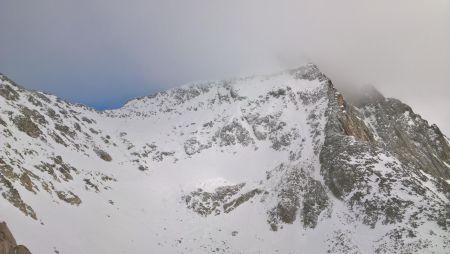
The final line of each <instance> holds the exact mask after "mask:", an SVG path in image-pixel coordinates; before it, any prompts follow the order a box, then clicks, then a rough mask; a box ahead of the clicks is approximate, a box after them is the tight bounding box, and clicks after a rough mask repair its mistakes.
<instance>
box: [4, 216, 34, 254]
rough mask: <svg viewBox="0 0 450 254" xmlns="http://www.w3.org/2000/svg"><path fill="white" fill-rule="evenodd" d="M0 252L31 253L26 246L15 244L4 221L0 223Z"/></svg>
mask: <svg viewBox="0 0 450 254" xmlns="http://www.w3.org/2000/svg"><path fill="white" fill-rule="evenodd" d="M0 254H31V252H30V251H29V250H28V248H27V247H25V246H23V245H17V242H16V240H15V239H14V236H13V235H12V233H11V231H10V230H9V228H8V225H6V223H5V222H1V223H0Z"/></svg>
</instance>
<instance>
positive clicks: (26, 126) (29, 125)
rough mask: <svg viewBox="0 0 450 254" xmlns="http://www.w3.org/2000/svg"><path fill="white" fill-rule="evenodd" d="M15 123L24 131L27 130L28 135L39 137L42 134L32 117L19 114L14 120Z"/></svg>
mask: <svg viewBox="0 0 450 254" xmlns="http://www.w3.org/2000/svg"><path fill="white" fill-rule="evenodd" d="M13 122H14V124H15V125H16V126H17V129H19V130H20V131H22V132H25V133H26V134H27V135H28V136H30V137H32V138H37V137H39V136H40V135H41V134H42V131H41V130H40V129H39V127H38V126H37V125H36V124H35V123H34V122H33V121H32V120H31V118H30V117H27V116H24V115H21V116H17V117H15V118H14V120H13Z"/></svg>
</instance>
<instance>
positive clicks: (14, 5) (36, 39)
mask: <svg viewBox="0 0 450 254" xmlns="http://www.w3.org/2000/svg"><path fill="white" fill-rule="evenodd" d="M0 31H1V32H2V33H1V36H0V72H2V73H4V74H6V75H8V76H9V77H10V78H12V79H13V80H15V81H17V82H18V83H20V84H21V85H23V86H25V87H28V88H32V89H39V90H44V91H47V92H51V93H53V94H56V95H58V96H61V97H63V98H65V99H67V100H69V101H73V102H81V103H85V104H88V105H91V106H94V107H97V108H114V107H118V106H120V105H121V104H122V103H123V102H124V101H126V100H127V99H129V98H132V97H135V96H142V95H146V94H151V93H154V92H157V91H161V90H164V89H167V88H170V87H174V86H178V85H180V84H183V83H186V82H189V81H192V80H206V79H223V78H229V77H234V76H241V75H248V74H254V73H268V72H275V71H277V70H281V69H286V68H292V67H295V66H298V65H302V64H304V63H306V62H314V63H316V64H317V65H318V66H319V67H320V68H321V70H322V71H323V72H324V73H325V74H326V75H327V76H329V77H330V78H331V79H332V80H333V82H334V83H335V84H336V86H338V87H340V88H343V89H353V88H354V87H357V86H359V85H366V84H371V85H374V86H375V87H377V88H378V89H379V90H380V91H381V92H382V93H383V94H384V95H385V96H387V97H396V98H399V99H401V100H403V101H404V102H406V103H408V104H409V105H410V106H412V108H413V109H414V110H415V111H416V112H418V113H420V114H422V115H423V116H424V117H425V118H426V119H428V120H429V121H430V122H431V123H437V124H438V125H439V126H440V127H441V128H442V129H443V131H444V132H445V133H446V134H447V135H450V110H449V108H450V100H449V99H448V96H449V95H450V1H448V0H433V1H429V0H428V1H418V0H398V1H392V0H391V1H385V0H379V1H361V0H341V1H323V0H314V1H309V0H297V1H285V0H277V1H262V0H259V1H257V0H251V1H250V0H249V1H245V0H240V1H236V0H228V1H211V0H209V1H207V0H205V1H203V0H191V1H182V0H179V1H174V0H164V1H120V0H77V1H58V0H40V1H23V0H11V1H8V0H0Z"/></svg>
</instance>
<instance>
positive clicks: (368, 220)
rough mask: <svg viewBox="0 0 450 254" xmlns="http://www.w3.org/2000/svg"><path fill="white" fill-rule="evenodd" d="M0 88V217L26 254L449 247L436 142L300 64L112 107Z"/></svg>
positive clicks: (412, 122)
mask: <svg viewBox="0 0 450 254" xmlns="http://www.w3.org/2000/svg"><path fill="white" fill-rule="evenodd" d="M0 82H1V83H0V133H1V134H0V147H1V149H0V193H1V195H2V198H0V220H4V221H6V222H7V223H8V225H9V228H10V229H11V231H13V232H14V236H15V238H16V239H17V240H18V241H20V242H21V243H24V244H25V245H26V246H27V247H28V248H29V249H30V250H31V252H32V253H34V254H39V253H61V254H79V253H84V254H89V253H96V254H98V253H449V252H450V181H449V179H450V147H449V139H448V138H447V137H445V136H444V135H443V134H442V133H441V132H440V130H439V128H438V127H437V126H435V125H432V126H430V125H429V124H428V123H427V121H425V120H424V119H422V118H421V117H420V116H419V115H417V114H415V113H414V112H413V111H412V109H411V108H410V107H409V106H407V105H405V104H403V103H402V102H400V101H398V100H396V99H386V98H384V97H383V96H382V95H381V94H380V93H378V92H377V91H376V90H374V89H367V90H365V91H364V92H363V93H362V94H361V96H360V97H359V99H358V100H354V103H353V104H354V105H352V104H350V103H349V102H348V101H347V100H346V99H345V97H344V96H343V95H341V94H340V93H339V92H338V91H337V90H336V89H335V88H334V86H333V84H332V83H331V81H330V80H329V79H328V78H327V77H326V76H325V75H324V74H322V73H321V72H320V71H319V70H318V68H317V67H316V66H314V65H312V64H309V65H306V66H303V67H300V68H298V69H294V70H290V71H286V72H282V73H277V74H274V75H267V76H254V77H247V78H242V79H233V80H227V81H217V82H199V83H191V84H187V85H185V86H182V87H180V88H176V89H171V90H168V91H166V92H161V93H158V94H155V95H153V96H147V97H142V98H139V99H134V100H131V101H129V102H128V103H126V105H124V106H123V107H122V108H120V109H117V110H109V111H95V110H93V109H90V108H88V107H85V106H82V105H75V104H71V103H68V102H65V101H63V100H61V99H59V98H57V97H55V96H53V95H49V94H44V93H41V92H36V91H29V90H26V89H24V88H22V87H20V86H18V85H17V84H15V83H14V82H13V81H11V80H9V79H8V78H7V77H6V76H4V75H0Z"/></svg>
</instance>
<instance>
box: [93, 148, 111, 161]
mask: <svg viewBox="0 0 450 254" xmlns="http://www.w3.org/2000/svg"><path fill="white" fill-rule="evenodd" d="M94 152H95V153H96V154H97V155H98V157H100V159H102V160H104V161H112V157H111V155H109V153H107V152H105V151H103V150H101V149H99V148H96V149H94Z"/></svg>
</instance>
